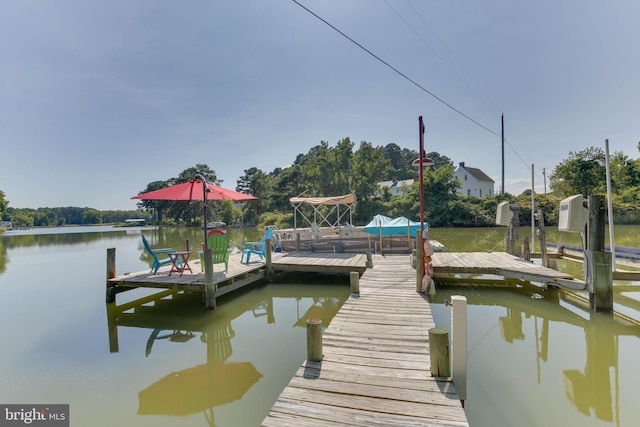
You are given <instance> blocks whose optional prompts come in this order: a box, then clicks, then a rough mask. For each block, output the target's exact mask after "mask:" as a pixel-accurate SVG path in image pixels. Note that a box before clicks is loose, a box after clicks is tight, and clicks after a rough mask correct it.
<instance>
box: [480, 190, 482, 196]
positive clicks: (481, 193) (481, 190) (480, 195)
mask: <svg viewBox="0 0 640 427" xmlns="http://www.w3.org/2000/svg"><path fill="white" fill-rule="evenodd" d="M480 198H481V199H482V188H481V189H480Z"/></svg>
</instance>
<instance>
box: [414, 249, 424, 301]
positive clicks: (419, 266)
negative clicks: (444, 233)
mask: <svg viewBox="0 0 640 427" xmlns="http://www.w3.org/2000/svg"><path fill="white" fill-rule="evenodd" d="M416 249H417V251H416V292H418V293H421V292H422V274H423V272H424V257H423V255H422V252H423V251H424V248H423V247H422V244H421V243H420V239H418V245H417V247H416Z"/></svg>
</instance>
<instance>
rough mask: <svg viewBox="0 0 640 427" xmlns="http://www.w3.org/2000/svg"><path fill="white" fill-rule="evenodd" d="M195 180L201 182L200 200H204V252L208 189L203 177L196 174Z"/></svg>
mask: <svg viewBox="0 0 640 427" xmlns="http://www.w3.org/2000/svg"><path fill="white" fill-rule="evenodd" d="M196 178H198V179H200V180H201V181H202V193H203V196H202V198H203V200H204V227H203V228H204V249H205V250H206V249H208V248H209V247H208V246H207V191H208V190H209V187H207V180H206V179H205V177H204V176H203V175H201V174H197V175H196Z"/></svg>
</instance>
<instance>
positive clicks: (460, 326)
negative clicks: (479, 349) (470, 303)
mask: <svg viewBox="0 0 640 427" xmlns="http://www.w3.org/2000/svg"><path fill="white" fill-rule="evenodd" d="M451 303H452V309H451V356H452V362H451V364H452V373H453V382H454V384H455V385H456V389H457V390H458V396H459V397H460V400H462V401H464V400H466V399H467V298H466V297H464V296H461V295H452V296H451Z"/></svg>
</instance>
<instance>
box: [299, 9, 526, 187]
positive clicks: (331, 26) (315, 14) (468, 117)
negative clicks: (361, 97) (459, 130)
mask: <svg viewBox="0 0 640 427" xmlns="http://www.w3.org/2000/svg"><path fill="white" fill-rule="evenodd" d="M292 1H293V2H294V3H295V4H297V5H298V6H300V7H301V8H302V9H304V10H305V11H307V12H308V13H309V14H311V15H312V16H314V17H315V18H316V19H318V20H319V21H321V22H323V23H324V24H325V25H327V26H328V27H330V28H331V29H333V30H334V31H336V32H337V33H338V34H340V35H341V36H342V37H344V38H346V39H347V40H349V41H350V42H351V43H353V44H354V45H356V46H357V47H359V48H360V49H361V50H363V51H364V52H366V53H367V54H369V55H370V56H372V57H373V58H374V59H376V60H377V61H378V62H380V63H382V64H384V65H385V66H386V67H388V68H389V69H391V70H392V71H393V72H395V73H396V74H398V75H399V76H400V77H402V78H404V79H405V80H407V81H409V82H410V83H411V84H413V85H414V86H416V87H417V88H419V89H420V90H422V91H423V92H425V93H427V94H428V95H430V96H431V97H432V98H434V99H435V100H437V101H438V102H440V103H442V104H443V105H445V106H446V107H447V108H449V109H451V110H452V111H454V112H456V113H457V114H459V115H460V116H462V117H464V118H465V119H467V120H469V121H470V122H472V123H473V124H475V125H476V126H478V127H480V128H482V129H484V130H486V131H487V132H489V133H491V134H492V135H495V136H498V137H502V136H503V135H501V134H499V133H497V132H495V131H493V130H492V129H490V128H489V127H487V126H485V125H483V124H482V123H480V122H478V121H477V120H475V119H473V118H472V117H470V116H469V115H467V114H465V113H464V112H462V111H461V110H459V109H458V108H456V107H454V106H453V105H451V104H450V103H448V102H447V101H445V100H444V99H443V98H441V97H439V96H438V95H436V94H435V93H433V92H432V91H430V90H428V89H427V88H425V87H424V86H422V85H421V84H419V83H418V82H416V81H415V80H414V79H412V78H411V77H409V76H407V75H406V74H405V73H403V72H402V71H400V70H399V69H397V68H396V67H394V66H393V65H391V64H390V63H389V62H387V61H385V60H384V59H382V58H381V57H379V56H378V55H376V54H375V53H373V52H372V51H371V50H369V49H368V48H366V47H365V46H364V45H362V44H361V43H359V42H357V41H356V40H354V39H353V38H351V37H350V36H348V35H347V34H346V33H344V32H343V31H342V30H340V29H339V28H337V27H336V26H335V25H333V24H331V23H330V22H329V21H327V20H326V19H324V18H323V17H321V16H320V15H318V14H317V13H315V12H314V11H312V10H311V9H309V8H308V7H306V6H305V5H303V4H302V3H300V2H299V1H298V0H292ZM385 3H386V0H385ZM387 5H389V4H388V3H387ZM389 7H391V6H390V5H389ZM411 7H412V8H413V6H411ZM391 9H392V10H393V11H394V12H395V13H396V14H397V15H398V16H399V17H400V15H399V14H398V12H397V11H396V10H395V9H394V8H393V7H391ZM414 10H415V9H414ZM400 19H401V20H402V21H403V22H405V25H407V26H408V24H407V23H406V21H405V20H404V19H403V18H402V17H400ZM422 19H423V18H422ZM423 21H424V22H425V24H426V25H427V26H428V24H427V23H426V20H424V19H423ZM409 28H411V27H410V26H409ZM412 30H413V29H412ZM413 31H414V33H415V30H413ZM431 31H433V30H432V29H431ZM434 34H435V32H434ZM416 35H417V33H416ZM418 37H420V36H418ZM420 38H421V37H420ZM421 39H422V38H421ZM438 39H440V38H439V37H438ZM423 41H424V40H423ZM425 44H427V46H429V45H428V43H426V42H425ZM443 45H444V43H443ZM429 47H430V49H431V50H432V51H433V52H434V53H435V51H434V49H433V48H432V47H431V46H429ZM447 50H448V48H447ZM435 54H436V56H438V57H439V58H440V59H441V60H442V58H441V57H440V56H439V55H437V53H435ZM452 56H454V55H453V54H452ZM454 58H455V56H454ZM442 61H443V62H444V63H445V65H447V64H446V61H444V60H442ZM447 66H448V65H447ZM448 67H449V66H448ZM449 68H450V69H451V67H449ZM462 68H463V69H465V68H464V66H462ZM452 71H453V70H452ZM465 71H466V69H465ZM454 74H456V76H458V77H459V78H460V76H459V75H458V74H457V73H455V71H454ZM467 74H469V73H468V71H467ZM460 79H461V78H460ZM461 80H462V79H461ZM472 80H473V78H472ZM465 84H466V83H465ZM476 84H477V83H476ZM467 86H468V85H467ZM478 86H479V85H478ZM470 89H471V90H472V91H473V89H472V88H470ZM473 92H474V93H475V91H473ZM476 96H477V94H476ZM488 99H490V98H488ZM504 141H505V143H507V145H508V146H509V147H510V148H511V150H512V151H513V153H514V154H515V155H516V156H517V157H518V159H520V161H521V162H522V163H523V164H524V165H525V166H527V167H529V166H530V164H528V163H527V162H525V161H524V159H523V158H522V157H521V156H520V154H519V153H518V152H517V151H516V149H515V148H514V147H513V145H511V143H510V142H509V141H508V140H507V139H506V138H505V140H504ZM503 185H504V183H503Z"/></svg>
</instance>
